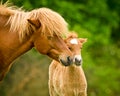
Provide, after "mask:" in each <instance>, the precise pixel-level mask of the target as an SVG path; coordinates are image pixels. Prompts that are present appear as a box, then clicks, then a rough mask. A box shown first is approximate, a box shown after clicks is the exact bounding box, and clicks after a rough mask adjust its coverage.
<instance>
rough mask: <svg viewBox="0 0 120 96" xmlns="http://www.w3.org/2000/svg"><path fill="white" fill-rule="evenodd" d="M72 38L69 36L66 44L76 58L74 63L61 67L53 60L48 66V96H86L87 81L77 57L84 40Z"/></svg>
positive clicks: (80, 60) (79, 59) (80, 59)
mask: <svg viewBox="0 0 120 96" xmlns="http://www.w3.org/2000/svg"><path fill="white" fill-rule="evenodd" d="M73 37H74V36H72V37H71V36H70V37H69V39H67V40H66V43H67V45H68V47H69V48H70V49H71V51H72V52H73V54H74V56H75V57H76V58H75V60H74V63H73V64H72V65H70V66H63V65H62V64H61V63H59V62H57V61H55V60H53V61H52V63H51V64H50V66H49V92H50V96H87V81H86V77H85V74H84V71H83V69H82V66H81V63H82V58H81V55H78V54H81V47H82V43H84V42H86V39H82V38H80V39H78V38H77V37H76V38H73ZM70 40H72V41H73V43H72V42H71V41H70ZM75 40H77V42H76V41H75ZM74 41H75V42H74ZM69 43H72V44H69ZM76 49H77V53H76ZM78 52H79V53H78ZM78 61H79V64H78Z"/></svg>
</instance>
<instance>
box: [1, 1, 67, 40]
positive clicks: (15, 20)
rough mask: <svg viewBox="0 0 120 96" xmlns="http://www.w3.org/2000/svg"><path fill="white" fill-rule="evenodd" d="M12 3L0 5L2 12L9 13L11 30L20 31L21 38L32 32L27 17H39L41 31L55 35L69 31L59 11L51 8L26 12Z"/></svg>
mask: <svg viewBox="0 0 120 96" xmlns="http://www.w3.org/2000/svg"><path fill="white" fill-rule="evenodd" d="M10 5H11V4H10V3H5V4H1V5H0V14H1V15H9V16H10V17H9V19H8V22H7V23H6V24H10V32H18V34H19V39H20V40H22V39H23V38H25V36H26V35H30V34H31V31H30V30H31V29H30V27H29V24H28V21H27V19H31V18H32V19H33V18H34V19H38V20H39V21H40V23H41V32H42V33H43V34H45V35H46V34H48V33H49V34H50V35H51V36H53V35H54V34H56V35H57V36H63V35H64V36H66V35H67V32H68V27H67V23H66V21H65V20H64V18H63V17H62V16H61V15H60V14H58V13H57V12H55V11H53V10H51V9H49V8H39V9H34V10H32V11H30V12H25V11H24V10H22V9H21V8H17V7H16V6H10Z"/></svg>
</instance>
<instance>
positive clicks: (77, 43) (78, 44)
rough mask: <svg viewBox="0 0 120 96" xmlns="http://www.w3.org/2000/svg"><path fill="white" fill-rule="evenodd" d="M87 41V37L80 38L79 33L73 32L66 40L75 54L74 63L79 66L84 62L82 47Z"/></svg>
mask: <svg viewBox="0 0 120 96" xmlns="http://www.w3.org/2000/svg"><path fill="white" fill-rule="evenodd" d="M86 41H87V39H86V38H78V36H77V34H75V33H71V34H70V35H69V36H68V38H67V39H66V40H65V42H66V44H67V46H68V47H69V49H70V50H71V52H72V53H73V56H74V60H73V62H74V64H76V65H77V66H79V65H81V64H82V56H81V49H82V45H83V43H85V42H86Z"/></svg>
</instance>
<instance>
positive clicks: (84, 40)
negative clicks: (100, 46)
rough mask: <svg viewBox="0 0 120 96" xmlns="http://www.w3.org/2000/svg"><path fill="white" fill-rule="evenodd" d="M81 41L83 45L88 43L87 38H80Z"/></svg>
mask: <svg viewBox="0 0 120 96" xmlns="http://www.w3.org/2000/svg"><path fill="white" fill-rule="evenodd" d="M79 41H80V42H81V43H85V42H87V38H79Z"/></svg>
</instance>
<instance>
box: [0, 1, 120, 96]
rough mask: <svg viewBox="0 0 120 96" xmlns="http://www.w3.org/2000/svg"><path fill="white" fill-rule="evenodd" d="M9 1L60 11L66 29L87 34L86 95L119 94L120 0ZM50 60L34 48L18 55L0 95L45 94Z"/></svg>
mask: <svg viewBox="0 0 120 96" xmlns="http://www.w3.org/2000/svg"><path fill="white" fill-rule="evenodd" d="M2 1H3V2H5V1H6V0H2ZM9 1H10V2H12V3H13V4H14V5H17V6H19V7H21V6H22V7H23V9H26V10H32V9H35V8H40V7H48V8H51V9H53V10H55V11H56V12H58V13H60V14H61V15H62V16H63V17H64V18H65V20H66V21H67V22H68V24H69V29H70V30H74V31H76V32H77V33H78V35H79V37H85V38H88V42H87V43H86V44H85V45H84V48H83V51H82V55H83V60H84V62H83V68H84V71H85V74H86V78H87V81H88V96H119V95H120V18H119V17H120V0H39V1H38V0H9ZM50 62H51V60H50V59H48V58H47V56H43V55H40V54H39V53H38V52H36V50H35V49H32V50H31V51H29V52H28V53H26V54H24V55H23V56H21V57H20V58H18V59H17V60H16V61H15V62H14V65H13V66H12V68H11V70H10V72H9V73H8V74H7V76H6V78H5V79H4V80H3V82H2V83H1V84H0V96H49V95H48V94H49V92H48V83H47V82H48V67H49V64H50Z"/></svg>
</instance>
